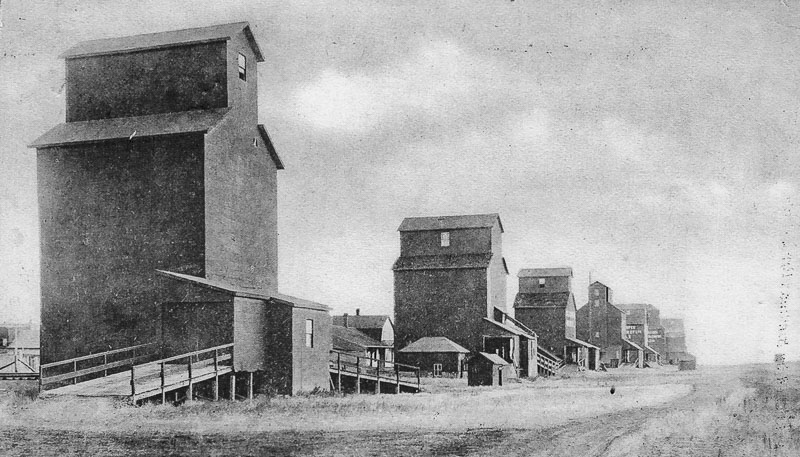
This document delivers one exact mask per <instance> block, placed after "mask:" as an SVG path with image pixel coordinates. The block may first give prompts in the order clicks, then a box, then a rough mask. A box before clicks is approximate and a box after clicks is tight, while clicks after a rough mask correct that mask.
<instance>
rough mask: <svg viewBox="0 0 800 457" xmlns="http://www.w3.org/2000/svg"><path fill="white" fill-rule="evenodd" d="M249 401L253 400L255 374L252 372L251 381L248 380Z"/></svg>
mask: <svg viewBox="0 0 800 457" xmlns="http://www.w3.org/2000/svg"><path fill="white" fill-rule="evenodd" d="M247 399H248V400H252V399H253V372H252V371H251V372H250V376H249V379H248V380H247Z"/></svg>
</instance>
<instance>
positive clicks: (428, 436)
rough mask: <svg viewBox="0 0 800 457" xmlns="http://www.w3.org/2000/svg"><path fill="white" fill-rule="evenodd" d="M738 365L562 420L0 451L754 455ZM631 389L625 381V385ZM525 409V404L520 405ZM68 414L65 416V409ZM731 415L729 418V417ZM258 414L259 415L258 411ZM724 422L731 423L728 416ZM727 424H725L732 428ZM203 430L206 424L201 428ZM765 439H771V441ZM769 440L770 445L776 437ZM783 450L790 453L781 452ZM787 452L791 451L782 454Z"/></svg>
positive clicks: (122, 438)
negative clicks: (666, 394) (745, 434)
mask: <svg viewBox="0 0 800 457" xmlns="http://www.w3.org/2000/svg"><path fill="white" fill-rule="evenodd" d="M740 374H741V373H739V372H736V371H734V372H730V373H725V372H722V373H716V372H712V373H709V374H707V375H704V376H697V377H696V378H694V379H695V382H693V383H692V384H693V389H692V391H691V392H690V393H689V394H688V395H685V396H682V397H680V398H678V399H675V400H672V401H670V402H668V403H663V404H660V405H655V406H647V407H643V408H630V409H626V410H622V411H617V412H611V413H608V414H602V415H597V416H594V417H583V418H581V419H574V420H571V421H568V422H566V423H562V424H561V425H558V426H553V427H547V426H544V427H543V426H541V424H529V425H526V424H520V427H519V428H507V427H504V428H502V429H498V428H468V429H461V430H447V429H441V430H436V431H433V430H430V431H429V430H422V431H419V430H417V431H406V430H380V429H375V430H348V431H342V430H333V428H335V425H331V428H330V429H327V430H326V429H324V428H323V429H319V430H316V431H296V432H295V431H265V432H257V433H256V432H247V431H242V432H240V433H213V432H212V433H207V432H202V433H201V432H197V431H195V432H193V433H191V432H188V433H187V432H176V431H175V430H171V431H170V430H166V429H165V430H153V429H152V428H147V427H146V426H142V428H140V429H138V430H137V429H132V430H125V431H119V429H117V431H109V430H113V429H111V428H110V429H108V430H106V431H104V432H103V431H94V430H91V429H89V428H88V427H87V428H86V429H83V430H63V429H61V430H59V429H53V428H39V427H13V426H11V427H5V428H3V429H2V430H0V454H2V455H215V456H216V455H259V456H261V455H275V456H342V455H344V456H362V455H363V456H367V455H435V456H445V455H447V456H450V455H459V456H466V455H525V456H545V455H547V456H550V455H554V456H561V455H564V456H570V457H573V456H608V457H612V456H639V455H642V456H701V455H702V456H708V455H710V456H721V455H726V456H727V455H752V452H753V449H752V448H747V447H742V439H741V438H740V437H738V436H737V434H736V433H720V430H723V429H724V430H728V429H731V431H733V430H732V427H734V426H735V425H736V424H734V423H732V422H730V420H732V419H731V417H736V414H737V413H736V411H739V409H741V408H742V406H741V405H742V402H744V404H745V405H746V401H747V400H746V398H747V396H746V395H745V393H746V389H747V388H746V387H745V386H744V385H743V383H742V381H741V380H740ZM619 388H620V389H625V388H626V387H625V386H621V387H619ZM521 407H524V406H522V405H521ZM65 414H68V412H67V411H65ZM731 414H732V416H731ZM254 420H259V418H258V417H255V418H254ZM726 421H728V422H726ZM726 427H727V428H726ZM204 430H205V429H204ZM766 439H767V438H766V437H765V442H766ZM770 446H771V444H770ZM775 455H784V454H780V453H778V454H775ZM785 455H791V454H785Z"/></svg>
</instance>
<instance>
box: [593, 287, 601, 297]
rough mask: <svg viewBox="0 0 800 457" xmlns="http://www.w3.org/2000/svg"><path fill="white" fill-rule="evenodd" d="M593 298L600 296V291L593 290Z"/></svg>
mask: <svg viewBox="0 0 800 457" xmlns="http://www.w3.org/2000/svg"><path fill="white" fill-rule="evenodd" d="M594 296H595V297H599V296H600V289H595V290H594Z"/></svg>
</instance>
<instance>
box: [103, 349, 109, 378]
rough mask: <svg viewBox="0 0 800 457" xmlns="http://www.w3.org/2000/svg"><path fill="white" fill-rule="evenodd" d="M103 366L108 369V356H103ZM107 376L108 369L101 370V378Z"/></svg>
mask: <svg viewBox="0 0 800 457" xmlns="http://www.w3.org/2000/svg"><path fill="white" fill-rule="evenodd" d="M103 366H104V367H108V354H103ZM106 376H108V368H106V369H105V370H103V377H104V378H105V377H106Z"/></svg>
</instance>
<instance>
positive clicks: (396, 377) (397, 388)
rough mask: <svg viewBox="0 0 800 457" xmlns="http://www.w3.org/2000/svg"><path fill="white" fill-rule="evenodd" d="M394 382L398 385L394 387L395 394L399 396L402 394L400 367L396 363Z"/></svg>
mask: <svg viewBox="0 0 800 457" xmlns="http://www.w3.org/2000/svg"><path fill="white" fill-rule="evenodd" d="M394 380H395V383H396V384H395V386H394V389H395V390H394V393H396V394H399V393H400V366H399V365H397V363H396V362H395V364H394Z"/></svg>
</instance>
